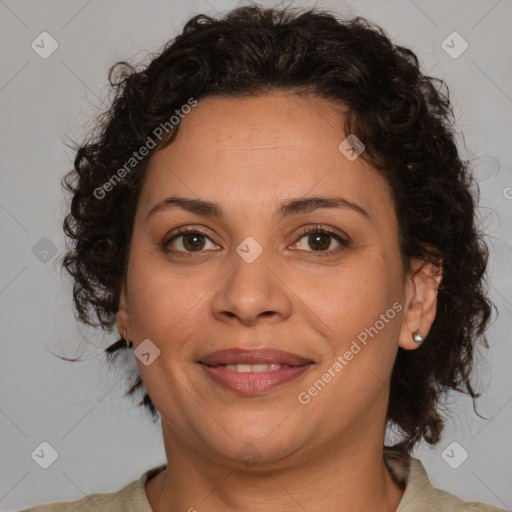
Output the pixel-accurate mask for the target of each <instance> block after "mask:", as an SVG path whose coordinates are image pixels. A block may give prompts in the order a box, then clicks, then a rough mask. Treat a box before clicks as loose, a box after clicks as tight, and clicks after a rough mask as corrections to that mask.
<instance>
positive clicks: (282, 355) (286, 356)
mask: <svg viewBox="0 0 512 512" xmlns="http://www.w3.org/2000/svg"><path fill="white" fill-rule="evenodd" d="M199 362H200V363H204V364H206V365H208V366H221V365H227V364H233V365H234V364H281V365H288V366H303V365H305V364H308V363H312V362H313V361H311V360H310V359H305V358H304V357H301V356H299V355H297V354H292V353H291V352H284V351H283V350H278V349H274V348H261V349H243V348H227V349H223V350H216V351H215V352H210V353H209V354H206V355H205V356H203V357H202V358H201V360H200V361H199Z"/></svg>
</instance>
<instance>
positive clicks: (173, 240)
mask: <svg viewBox="0 0 512 512" xmlns="http://www.w3.org/2000/svg"><path fill="white" fill-rule="evenodd" d="M180 239H181V240H180ZM207 241H209V242H210V243H211V244H212V245H213V248H214V249H215V248H218V246H217V245H215V244H214V243H213V242H212V241H211V240H210V238H209V237H208V235H207V234H206V233H205V232H204V231H202V230H201V229H199V228H192V227H188V228H179V229H178V231H177V232H176V233H175V234H173V235H172V236H171V237H170V238H166V239H165V240H164V242H163V244H162V245H163V248H164V249H165V250H166V251H169V247H170V246H172V244H175V246H174V248H175V249H176V246H178V247H177V250H170V252H179V253H184V254H186V253H193V252H203V249H205V245H206V244H207ZM180 246H181V247H180Z"/></svg>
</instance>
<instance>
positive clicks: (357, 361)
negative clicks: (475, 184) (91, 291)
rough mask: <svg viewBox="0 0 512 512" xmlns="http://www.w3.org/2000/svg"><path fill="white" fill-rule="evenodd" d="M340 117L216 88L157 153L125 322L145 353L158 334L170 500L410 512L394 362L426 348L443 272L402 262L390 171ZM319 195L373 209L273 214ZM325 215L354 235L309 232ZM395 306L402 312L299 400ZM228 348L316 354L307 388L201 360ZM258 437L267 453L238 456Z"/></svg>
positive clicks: (159, 479)
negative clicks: (393, 427) (254, 389)
mask: <svg viewBox="0 0 512 512" xmlns="http://www.w3.org/2000/svg"><path fill="white" fill-rule="evenodd" d="M340 119H341V118H340V111H339V108H338V109H337V108H336V106H335V105H334V104H333V103H331V102H328V101H325V100H322V99H320V98H317V97H315V96H313V95H309V96H301V97H299V96H297V95H295V94H293V93H291V92H274V93H267V94H265V95H262V96H258V97H251V98H249V97H247V98H238V99H234V98H219V97H208V98H205V99H202V100H201V101H199V103H198V105H197V106H196V107H194V108H193V109H192V111H191V112H190V113H189V114H188V115H187V116H186V117H185V118H184V119H183V121H182V123H181V125H180V130H179V132H178V135H177V137H176V139H175V140H174V141H173V142H172V143H171V144H170V145H169V146H168V147H167V148H165V149H163V150H159V151H157V152H156V153H155V154H154V155H153V156H152V157H151V159H150V161H149V164H148V169H147V174H146V179H145V181H144V183H143V186H142V190H141V194H140V198H139V202H138V206H137V211H136V216H135V223H134V229H133V237H132V243H131V249H130V255H129V264H128V270H127V277H126V281H125V282H124V283H123V286H122V293H121V299H120V303H119V311H118V313H117V316H116V321H117V327H118V329H119V332H120V333H121V335H122V336H123V337H124V338H125V339H129V340H133V343H134V348H135V349H136V348H137V347H138V345H139V344H140V343H141V342H142V341H143V340H145V339H150V340H151V341H152V342H153V343H154V344H155V345H156V346H157V347H158V348H159V350H160V356H159V357H157V358H156V359H155V360H154V361H153V362H152V363H151V364H150V365H148V366H146V365H144V364H142V363H141V362H140V361H139V360H138V359H137V364H138V366H139V369H140V373H141V376H142V379H143V382H144V384H145V387H146V389H147V391H148V393H149V395H150V396H151V398H152V400H153V402H154V404H155V405H156V407H157V408H158V410H159V412H160V415H161V418H162V433H163V438H164V444H165V450H166V455H167V460H168V466H167V469H166V470H164V471H163V472H161V473H159V474H158V475H157V476H156V477H154V478H153V479H152V480H150V481H149V482H148V483H147V485H146V494H147V496H148V500H149V502H150V504H151V507H152V509H153V510H154V511H156V512H164V511H165V512H171V511H172V512H174V511H178V510H179V511H186V510H190V509H192V510H194V508H195V509H197V510H199V511H207V510H208V511H219V510H222V511H231V510H237V511H240V510H244V511H248V512H252V511H258V512H266V511H275V510H276V509H277V507H279V509H280V510H283V511H303V510H307V511H308V512H316V511H320V510H321V511H323V512H325V511H342V510H343V511H345V510H347V511H348V510H350V511H352V512H358V511H367V510H376V511H395V510H396V508H397V506H398V504H399V502H400V500H401V498H402V495H403V491H402V490H401V489H400V488H399V487H398V486H397V485H396V484H395V483H394V481H393V480H392V478H391V475H390V473H389V472H388V470H387V468H386V466H385V464H384V462H383V459H382V447H383V445H384V435H385V425H386V408H387V404H388V399H389V384H390V376H391V370H392V367H393V363H394V360H395V357H396V354H397V351H398V348H399V347H401V348H403V349H405V350H414V349H416V348H417V347H418V345H417V344H416V343H415V342H414V341H413V339H412V333H413V332H414V331H416V329H418V328H420V329H421V332H422V334H423V336H424V337H425V336H426V335H427V334H428V332H429V329H430V327H431V325H432V322H433V321H434V318H435V312H436V299H437V289H438V286H439V283H440V279H441V275H440V273H439V271H438V270H436V269H435V268H433V267H431V266H430V265H426V264H423V263H422V262H420V261H413V262H412V264H411V271H410V272H406V271H405V270H406V269H404V268H403V265H402V262H401V259H400V253H399V247H398V224H397V219H396V215H395V209H394V205H393V202H392V199H391V194H390V191H389V189H388V187H387V183H386V181H385V180H384V179H383V178H381V177H380V176H378V174H377V173H376V172H375V170H374V169H373V168H372V167H371V166H370V165H369V164H368V163H366V162H364V161H363V159H362V158H357V159H355V160H354V161H350V160H349V159H347V158H346V156H345V155H344V154H342V152H341V151H340V150H339V149H338V146H339V144H340V142H342V141H343V140H344V139H345V137H346V134H344V133H343V131H342V130H341V121H340ZM363 142H364V141H363ZM171 195H173V196H179V197H185V198H191V199H202V200H207V201H214V202H217V203H219V205H220V206H221V207H222V208H223V210H224V213H225V217H224V218H223V219H219V218H216V217H212V216H206V215H203V214H196V213H191V212H188V211H185V210H183V209H181V208H180V207H178V206H173V207H169V208H165V209H160V210H158V212H157V213H154V214H152V215H150V216H149V218H148V217H147V216H148V213H149V212H150V210H151V209H152V208H153V207H154V206H155V205H156V204H157V203H159V202H160V201H162V200H163V199H164V198H166V197H168V196H171ZM320 196H323V197H343V198H344V199H346V200H347V201H350V202H352V203H355V204H357V205H358V206H360V207H361V208H364V209H365V210H366V211H367V212H368V214H369V216H370V219H367V218H366V217H365V216H364V215H362V214H360V213H358V212H357V211H355V210H353V209H351V208H338V209H335V208H328V209H317V210H314V211H309V212H301V213H295V214H292V215H289V216H286V217H284V218H282V219H278V218H277V217H276V213H275V212H276V211H277V208H278V206H279V205H280V204H281V203H282V202H285V201H288V200H290V199H297V198H303V197H320ZM315 225H321V226H322V227H324V228H326V229H329V230H330V231H334V232H338V233H339V234H341V235H344V234H346V235H348V236H349V237H350V238H351V240H352V242H351V245H350V246H349V247H345V246H343V245H341V244H340V243H339V242H337V241H336V239H334V238H332V237H327V239H326V241H325V243H324V245H322V244H323V242H322V241H320V242H315V240H313V241H312V240H311V237H309V235H305V236H304V235H302V234H301V231H300V229H303V228H307V227H311V228H313V227H314V226H315ZM179 226H190V227H191V228H194V227H196V228H197V227H200V228H201V229H203V230H204V231H206V233H207V236H206V237H203V238H200V239H199V241H200V242H201V243H200V249H199V250H200V251H202V252H200V253H198V252H194V246H193V243H191V238H192V239H193V238H194V237H193V236H192V237H191V236H188V237H187V235H185V236H181V238H178V239H176V240H174V241H173V242H171V243H169V244H168V245H167V248H166V249H165V248H163V247H162V245H163V242H164V241H166V240H168V239H169V235H172V234H173V233H175V231H176V228H177V227H179ZM247 237H252V238H254V239H255V240H256V241H257V242H258V244H259V245H260V246H261V248H262V251H263V252H262V253H261V255H260V256H259V257H258V258H256V260H255V261H253V262H252V263H248V262H247V261H245V260H244V259H243V258H242V257H240V256H239V255H238V253H237V252H236V248H237V247H238V246H239V245H240V244H241V242H242V241H244V240H245V239H246V238H247ZM308 237H309V238H308ZM308 240H309V241H308ZM194 241H196V242H197V240H192V242H194ZM184 244H185V245H184ZM322 248H323V250H324V252H325V251H326V250H327V251H332V252H333V253H332V254H330V255H327V256H325V255H324V256H322ZM187 250H188V255H189V257H187V255H185V256H183V254H187ZM315 255H316V258H315ZM395 302H398V303H399V304H400V305H402V310H401V311H400V312H399V313H397V314H396V316H395V317H394V319H392V320H390V321H389V322H387V323H386V324H385V327H384V328H382V329H381V330H380V331H379V332H378V334H377V335H375V336H374V337H373V338H369V339H368V344H367V345H366V346H364V347H363V349H362V350H361V351H360V352H359V353H358V354H357V355H356V356H354V358H353V359H352V360H351V361H350V362H348V364H347V365H346V366H345V367H344V368H343V370H342V371H341V372H339V374H337V376H336V377H335V378H333V379H332V381H331V382H329V383H328V384H327V385H326V386H325V387H324V388H323V389H322V390H321V392H319V393H318V394H317V395H316V396H315V397H314V398H312V399H311V401H310V402H309V403H308V404H307V405H302V404H301V403H299V401H298V398H297V397H298V394H299V393H300V392H302V391H307V390H308V388H310V387H311V386H312V385H313V383H314V382H315V381H317V380H318V379H319V378H321V377H322V374H324V372H326V371H327V370H328V369H329V368H330V367H332V365H333V363H334V362H335V361H336V358H337V357H338V356H339V355H343V354H344V353H345V352H346V351H347V350H348V349H349V347H350V345H351V343H352V341H353V340H355V339H357V336H358V334H359V333H361V332H362V331H364V329H365V328H368V327H370V326H373V325H374V324H375V322H376V321H377V320H378V319H379V318H380V315H381V314H385V313H386V311H387V310H389V309H390V308H391V307H392V304H393V303H395ZM231 347H244V348H261V347H274V348H279V349H282V350H285V351H289V352H293V353H296V354H298V355H301V356H303V357H306V358H309V359H311V360H313V361H314V364H313V365H312V367H311V368H310V369H309V370H308V371H307V372H306V373H304V374H303V375H302V376H301V377H300V378H299V379H297V380H295V381H293V382H290V383H287V384H285V385H282V386H280V387H278V388H276V389H274V390H272V391H269V392H267V393H265V394H263V395H261V396H250V397H247V396H242V395H239V394H236V393H234V392H232V391H229V390H226V389H225V388H222V387H220V386H218V385H216V384H215V383H213V382H212V380H211V379H210V378H209V377H208V376H207V375H206V374H205V372H204V371H203V370H202V368H201V367H200V366H199V365H198V364H197V363H196V361H198V359H200V358H201V356H202V355H205V354H206V353H208V352H211V351H213V350H217V349H223V348H231ZM247 443H251V445H252V446H253V447H254V448H251V449H252V450H253V452H254V453H256V454H257V455H255V456H254V460H255V463H254V464H247V463H245V462H244V461H241V460H240V459H239V451H240V450H241V449H242V448H243V447H244V446H245V445H246V444H247ZM246 449H247V448H246ZM256 459H257V461H256ZM320 496H321V499H319V497H320Z"/></svg>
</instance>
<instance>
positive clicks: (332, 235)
mask: <svg viewBox="0 0 512 512" xmlns="http://www.w3.org/2000/svg"><path fill="white" fill-rule="evenodd" d="M306 237H307V238H306ZM303 238H305V239H306V244H307V245H308V246H309V247H311V248H312V249H313V251H312V252H319V253H325V254H334V253H336V252H338V250H339V249H338V250H328V249H329V248H330V247H331V244H332V241H333V239H334V240H335V241H336V242H337V243H338V244H339V245H341V246H343V247H349V246H350V239H349V238H348V237H347V238H345V237H343V236H341V235H340V234H339V233H337V232H335V231H331V230H329V229H326V228H324V227H322V226H313V227H312V228H309V229H307V230H305V231H303V232H302V233H301V236H300V239H299V240H302V239H303ZM300 243H301V242H300V241H299V242H296V243H295V245H296V246H297V245H300ZM299 249H300V250H306V251H307V249H304V248H303V247H299ZM308 252H311V251H308Z"/></svg>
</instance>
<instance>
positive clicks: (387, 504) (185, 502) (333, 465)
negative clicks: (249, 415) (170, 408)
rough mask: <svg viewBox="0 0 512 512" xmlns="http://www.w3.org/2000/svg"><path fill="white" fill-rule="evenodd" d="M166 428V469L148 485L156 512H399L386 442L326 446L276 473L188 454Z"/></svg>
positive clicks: (398, 490)
mask: <svg viewBox="0 0 512 512" xmlns="http://www.w3.org/2000/svg"><path fill="white" fill-rule="evenodd" d="M163 428H164V439H166V440H167V441H169V440H170V441H169V442H166V452H167V460H168V464H167V468H166V469H165V470H164V471H162V472H161V473H159V474H158V475H157V476H155V477H154V478H153V479H151V480H150V481H149V482H148V483H147V485H146V494H147V496H148V500H149V503H150V505H151V508H152V510H153V511H154V512H177V511H181V512H182V511H184V510H186V511H191V512H194V511H195V510H205V509H208V510H222V511H223V512H224V511H225V512H231V511H233V512H234V511H239V510H244V511H247V512H271V511H275V510H276V507H279V509H280V510H282V511H283V512H292V511H293V512H299V511H300V512H303V511H304V510H307V511H308V512H320V511H322V512H324V511H325V510H336V511H337V512H343V511H351V512H363V511H367V510H374V511H378V512H395V511H396V509H397V507H398V504H399V502H400V500H401V498H402V496H403V493H404V491H403V490H402V489H401V488H400V487H399V485H398V484H397V483H395V481H394V480H393V478H392V476H391V474H390V472H389V470H388V469H387V467H386V465H385V463H384V460H383V439H381V440H379V442H378V443H373V444H369V443H368V440H367V439H366V441H364V439H363V440H362V441H363V442H361V443H351V444H350V445H349V446H341V447H340V446H336V448H335V447H333V446H330V445H329V446H325V448H324V452H323V453H320V452H319V451H318V450H315V452H314V454H313V453H311V454H308V455H306V456H304V457H303V460H302V461H301V463H300V464H297V463H295V464H293V465H287V466H281V467H279V468H278V469H275V468H271V467H266V468H265V469H255V467H252V468H243V469H240V468H237V467H234V466H229V465H227V464H219V462H218V461H214V460H212V459H210V458H206V457H204V456H203V455H202V454H200V453H198V452H196V451H194V450H187V449H186V447H184V446H183V444H182V443H179V442H178V440H176V442H173V441H172V439H173V437H172V432H171V431H170V429H167V430H168V431H167V432H165V430H166V429H165V426H163ZM336 444H337V445H339V444H340V443H339V442H337V443H336ZM319 496H321V499H318V497H319Z"/></svg>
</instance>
